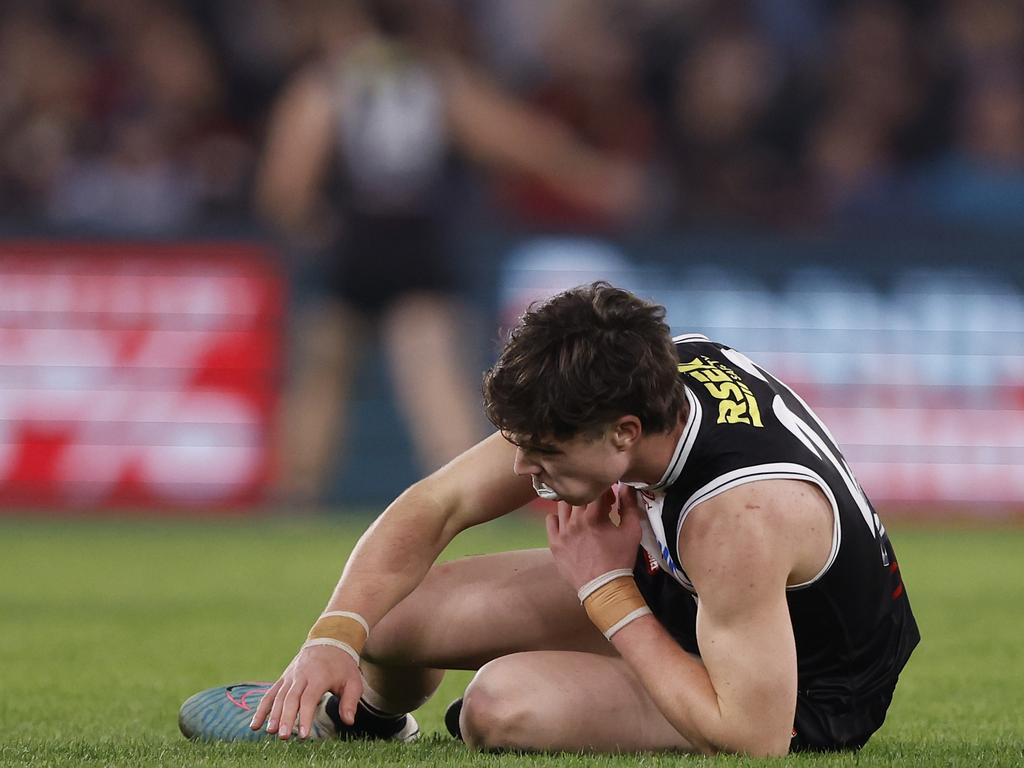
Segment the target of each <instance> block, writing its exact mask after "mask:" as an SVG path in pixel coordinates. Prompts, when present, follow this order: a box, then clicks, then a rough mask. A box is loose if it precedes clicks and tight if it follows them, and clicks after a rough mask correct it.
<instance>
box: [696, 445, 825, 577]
mask: <svg viewBox="0 0 1024 768" xmlns="http://www.w3.org/2000/svg"><path fill="white" fill-rule="evenodd" d="M757 480H803V481H804V482H808V483H814V485H816V486H818V487H819V488H820V489H821V491H822V493H824V494H825V498H827V499H828V503H829V504H830V505H831V507H832V549H831V550H830V551H829V555H828V558H827V559H826V560H825V564H824V565H823V566H822V567H821V570H819V571H818V572H817V573H816V574H815V575H814V576H813V577H812V578H810V579H808V580H807V581H804V582H801V583H799V584H790V585H787V586H786V591H787V592H792V591H795V590H798V589H806V588H807V587H810V586H811V585H813V584H814V583H816V582H817V581H819V580H820V579H821V578H822V577H823V576H824V575H825V574H826V573H828V571H829V569H830V568H831V567H832V564H833V563H834V562H835V561H836V557H837V556H838V555H839V547H840V544H841V543H842V534H843V531H842V526H841V524H840V520H839V504H838V503H837V502H836V497H835V494H834V493H833V492H832V489H831V488H829V487H828V483H826V482H825V480H824V479H823V478H822V477H821V475H819V474H818V473H817V472H813V471H811V470H810V469H808V468H807V467H803V466H801V465H799V464H786V463H779V464H760V465H758V466H754V467H744V468H742V469H735V470H733V471H732V472H726V473H725V474H724V475H721V476H719V477H717V478H715V479H714V480H712V481H711V482H710V483H707V484H706V485H704V486H703V487H702V488H699V489H698V490H697V491H696V492H695V493H694V494H693V495H692V496H690V498H689V499H687V500H686V503H685V504H684V505H683V510H682V512H680V514H679V522H678V523H677V524H676V553H677V556H678V552H679V535H680V534H681V533H682V531H683V523H684V522H686V516H687V515H689V514H690V511H691V510H692V509H693V508H694V507H696V506H697V505H698V504H701V503H703V502H705V501H707V500H708V499H713V498H714V497H715V496H718V495H719V494H721V493H725V492H726V491H728V490H731V489H733V488H736V487H738V486H741V485H745V484H747V483H753V482H756V481H757Z"/></svg>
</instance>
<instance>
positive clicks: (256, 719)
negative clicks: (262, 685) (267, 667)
mask: <svg viewBox="0 0 1024 768" xmlns="http://www.w3.org/2000/svg"><path fill="white" fill-rule="evenodd" d="M281 682H282V680H281V679H280V678H279V679H278V681H277V682H276V683H274V684H273V685H272V686H270V690H269V691H267V692H266V693H265V694H264V695H263V698H262V699H260V703H259V705H258V706H257V707H256V714H254V715H253V716H252V722H251V723H249V727H250V728H252V729H253V730H254V731H258V730H259V729H260V727H261V726H262V725H263V721H264V720H266V719H267V715H269V714H270V707H271V706H272V705H273V704H274V699H275V698H277V692H278V691H280V690H281Z"/></svg>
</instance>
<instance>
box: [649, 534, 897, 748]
mask: <svg viewBox="0 0 1024 768" xmlns="http://www.w3.org/2000/svg"><path fill="white" fill-rule="evenodd" d="M633 575H634V577H635V578H636V582H637V586H638V587H639V588H640V593H641V594H642V595H643V596H644V599H645V600H646V601H647V605H648V606H650V608H651V610H652V611H653V612H654V615H655V616H656V617H657V619H658V621H660V622H661V624H662V626H664V627H665V629H666V630H667V631H668V633H669V634H670V635H672V637H673V638H674V639H675V641H676V642H677V643H679V645H680V646H682V648H683V649H684V650H686V651H687V652H688V653H692V654H694V655H697V656H699V655H700V648H699V647H698V646H697V600H696V599H695V598H694V596H693V595H692V594H690V593H689V592H687V591H686V590H685V589H683V588H682V587H681V586H680V585H679V584H678V583H676V582H675V581H674V580H673V579H672V578H671V577H670V576H669V575H668V574H666V573H665V572H663V571H661V570H660V569H658V570H655V569H654V567H653V566H651V565H650V563H649V560H648V558H647V554H646V553H645V552H644V551H643V550H640V554H639V556H638V557H637V562H636V566H635V567H634V569H633ZM895 688H896V680H895V679H894V680H893V681H892V685H891V686H889V687H883V690H882V691H881V692H879V693H877V694H875V696H873V697H872V698H871V699H870V700H868V701H863V700H861V701H858V702H857V705H856V707H851V708H850V709H849V711H835V709H834V707H831V706H829V707H826V706H823V705H822V704H821V703H820V702H817V701H815V700H814V698H812V697H811V696H810V695H808V694H806V693H805V692H803V691H798V692H797V697H796V714H795V716H794V718H793V721H794V722H793V738H792V741H791V742H790V746H789V751H790V752H836V751H841V750H857V749H860V748H861V747H863V746H864V745H865V744H866V743H867V741H868V739H869V738H870V737H871V735H872V734H873V733H874V732H875V731H877V730H878V729H879V728H880V727H881V726H882V723H883V722H885V713H886V711H887V710H888V708H889V703H890V702H891V701H892V694H893V691H894V690H895Z"/></svg>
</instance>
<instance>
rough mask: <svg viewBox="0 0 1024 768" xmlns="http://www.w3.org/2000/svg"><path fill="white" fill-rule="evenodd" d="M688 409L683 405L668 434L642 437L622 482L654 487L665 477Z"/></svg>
mask: <svg viewBox="0 0 1024 768" xmlns="http://www.w3.org/2000/svg"><path fill="white" fill-rule="evenodd" d="M688 416H689V409H688V408H687V407H686V405H685V404H684V406H683V412H682V413H680V414H679V419H678V420H677V421H676V424H675V426H674V427H672V429H670V430H669V431H668V432H655V433H653V434H650V435H644V436H643V437H642V438H641V439H640V443H639V444H638V445H637V446H636V448H635V449H634V451H635V453H634V455H633V461H632V463H631V464H630V467H629V470H628V471H627V472H626V474H625V475H624V476H623V478H622V479H623V481H625V482H629V483H643V484H645V485H654V484H655V483H657V482H658V481H659V480H661V478H662V477H664V476H665V470H667V469H668V465H669V462H671V461H672V456H673V455H674V454H675V452H676V445H677V444H678V443H679V437H680V436H681V435H682V434H683V429H684V428H685V426H686V419H687V417H688Z"/></svg>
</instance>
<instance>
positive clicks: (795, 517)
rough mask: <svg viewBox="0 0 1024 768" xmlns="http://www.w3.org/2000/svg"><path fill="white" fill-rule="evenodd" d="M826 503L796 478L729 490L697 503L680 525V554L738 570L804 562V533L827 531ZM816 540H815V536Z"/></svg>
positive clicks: (686, 558)
mask: <svg viewBox="0 0 1024 768" xmlns="http://www.w3.org/2000/svg"><path fill="white" fill-rule="evenodd" d="M831 520H832V510H831V506H830V504H829V502H828V500H827V499H826V498H825V497H824V495H823V494H822V493H821V492H820V490H819V489H818V488H817V487H815V486H814V485H812V484H810V483H808V482H804V481H802V480H797V479H788V478H777V479H766V480H758V481H755V482H750V483H745V484H742V485H738V486H736V487H734V488H730V489H729V490H727V491H724V492H723V493H721V494H718V495H717V496H714V497H713V498H710V499H708V500H707V501H704V502H701V503H699V504H697V505H696V506H695V507H694V508H693V509H692V510H691V511H690V514H688V515H687V516H686V519H685V520H684V521H683V523H682V525H681V526H680V531H679V534H680V535H679V547H680V550H681V552H680V556H681V557H682V559H683V560H684V562H687V563H688V564H691V565H692V564H693V563H694V562H698V561H703V562H705V563H708V564H710V563H713V562H719V563H725V564H728V565H729V566H730V567H734V566H735V564H736V563H738V562H742V563H743V564H744V568H743V570H751V569H755V570H756V568H757V564H758V563H760V564H762V565H764V566H766V567H771V564H772V561H774V562H775V563H776V564H786V565H787V566H788V567H790V568H792V567H796V565H797V564H798V563H799V562H800V561H802V560H804V559H805V557H804V554H805V553H804V552H803V550H804V548H805V545H806V541H807V539H808V531H811V532H813V531H815V530H817V529H822V528H824V529H827V528H828V527H829V525H830V523H831ZM816 538H820V537H816Z"/></svg>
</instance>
